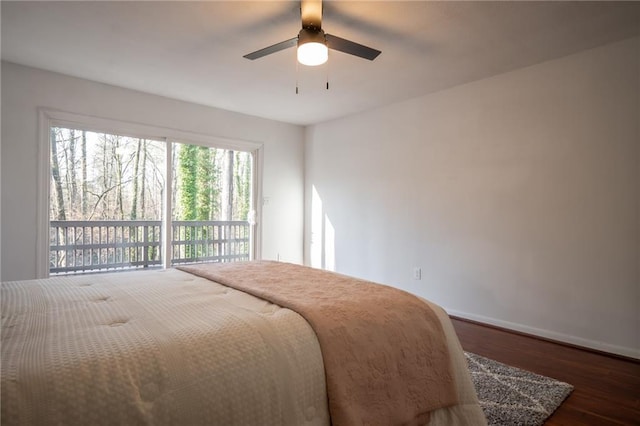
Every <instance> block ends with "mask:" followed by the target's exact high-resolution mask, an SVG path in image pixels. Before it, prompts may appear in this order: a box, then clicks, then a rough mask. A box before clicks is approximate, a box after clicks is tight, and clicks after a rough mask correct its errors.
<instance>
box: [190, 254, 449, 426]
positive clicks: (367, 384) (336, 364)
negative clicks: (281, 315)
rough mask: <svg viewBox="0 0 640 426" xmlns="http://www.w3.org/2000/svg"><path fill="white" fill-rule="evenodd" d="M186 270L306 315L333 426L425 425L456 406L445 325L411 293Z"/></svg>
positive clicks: (241, 265)
mask: <svg viewBox="0 0 640 426" xmlns="http://www.w3.org/2000/svg"><path fill="white" fill-rule="evenodd" d="M178 269H181V270H183V271H186V272H190V273H192V274H195V275H198V276H201V277H204V278H208V279H210V280H213V281H216V282H218V283H220V284H224V285H226V286H229V287H233V288H235V289H238V290H241V291H244V292H247V293H250V294H252V295H254V296H256V297H260V298H262V299H265V300H268V301H270V302H272V303H275V304H277V305H280V306H283V307H286V308H289V309H292V310H294V311H296V312H298V313H299V314H300V315H302V316H303V317H304V318H305V319H306V320H307V321H308V322H309V324H310V325H311V327H312V328H313V329H314V331H315V332H316V335H317V336H318V341H319V343H320V347H321V350H322V357H323V360H324V365H325V373H326V380H327V396H328V399H329V411H330V413H331V421H332V424H333V426H341V425H345V426H347V425H349V426H350V425H384V426H389V425H419V424H425V423H427V422H428V420H429V413H430V411H432V410H435V409H437V408H443V407H448V406H451V405H454V404H456V403H457V400H456V399H457V396H456V389H455V385H454V382H453V379H452V372H451V368H452V367H451V365H450V361H449V353H448V348H447V346H446V342H445V337H444V333H443V330H442V326H441V324H440V322H439V320H438V318H437V317H436V314H435V313H434V312H433V311H432V310H431V308H430V307H429V306H428V305H427V304H425V303H424V302H422V301H421V300H420V299H418V298H417V297H415V296H413V295H411V294H409V293H406V292H404V291H401V290H398V289H395V288H392V287H387V286H384V285H380V284H374V283H370V282H367V281H363V280H359V279H355V278H351V277H347V276H344V275H339V274H336V273H331V272H327V271H322V270H319V269H313V268H308V267H304V266H299V265H293V264H286V263H279V262H264V261H258V262H237V263H213V264H211V263H210V264H197V265H190V266H183V267H180V268H178Z"/></svg>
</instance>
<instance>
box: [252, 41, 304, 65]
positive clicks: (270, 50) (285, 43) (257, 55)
mask: <svg viewBox="0 0 640 426" xmlns="http://www.w3.org/2000/svg"><path fill="white" fill-rule="evenodd" d="M296 44H298V37H294V38H292V39H289V40H285V41H281V42H280V43H276V44H274V45H273V46H269V47H265V48H264V49H260V50H256V51H255V52H251V53H248V54H246V55H244V56H243V58H247V59H251V60H254V59H258V58H262V57H263V56H267V55H271V54H272V53H276V52H279V51H281V50H284V49H287V48H289V47H293V46H295V45H296Z"/></svg>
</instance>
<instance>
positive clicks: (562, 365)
mask: <svg viewBox="0 0 640 426" xmlns="http://www.w3.org/2000/svg"><path fill="white" fill-rule="evenodd" d="M452 321H453V325H454V327H455V329H456V332H457V333H458V338H459V339H460V343H462V347H463V348H464V350H465V351H469V352H473V353H475V354H478V355H481V356H484V357H487V358H491V359H494V360H496V361H499V362H502V363H504V364H508V365H512V366H514V367H519V368H522V369H525V370H529V371H532V372H534V373H537V374H542V375H545V376H549V377H553V378H555V379H558V380H562V381H563V382H567V383H570V384H572V385H573V386H574V388H575V389H574V390H573V392H572V393H571V395H569V397H568V398H567V399H566V400H565V401H564V403H563V404H562V405H561V406H560V407H559V408H558V409H557V410H556V412H555V413H554V414H553V415H552V416H551V417H550V418H549V420H548V421H547V423H546V425H640V362H638V361H636V360H631V359H623V358H617V357H613V356H608V355H606V354H602V353H597V352H592V351H588V350H583V349H579V348H575V347H571V346H567V345H562V344H558V343H554V342H550V341H547V340H542V339H538V338H535V337H531V336H527V335H522V334H519V333H514V332H509V331H507V330H503V329H498V328H495V327H491V326H485V325H482V324H478V323H474V322H469V321H466V320H461V319H456V318H453V319H452Z"/></svg>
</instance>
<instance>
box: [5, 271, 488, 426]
mask: <svg viewBox="0 0 640 426" xmlns="http://www.w3.org/2000/svg"><path fill="white" fill-rule="evenodd" d="M1 303H2V305H1V306H2V361H1V362H2V385H1V391H2V400H1V413H0V414H1V418H2V423H3V424H6V425H11V424H20V425H29V424H33V425H37V424H65V425H72V424H83V425H84V424H127V425H135V424H156V425H164V424H209V425H211V424H213V425H329V424H330V423H331V420H330V414H329V410H328V404H327V393H326V392H327V391H326V383H325V373H324V365H323V359H322V354H321V349H320V347H319V343H318V339H317V337H316V335H315V333H314V331H313V330H312V329H311V327H310V326H309V324H308V323H307V321H305V319H304V318H302V317H301V316H300V315H299V314H297V313H296V312H294V311H292V310H290V309H286V308H282V307H280V306H278V305H275V304H273V303H269V302H267V301H265V300H262V299H259V298H257V297H254V296H251V295H249V294H246V293H243V292H241V291H239V290H234V289H232V288H229V287H226V286H223V285H221V284H218V283H215V282H212V281H210V280H207V279H205V278H200V277H198V276H195V275H192V274H189V273H186V272H182V271H178V270H173V269H169V270H163V271H159V270H155V271H135V272H122V273H110V274H96V275H82V276H71V277H53V278H48V279H44V280H30V281H17V282H6V283H2V300H1ZM425 303H427V304H429V305H430V306H432V308H433V309H434V310H435V311H436V312H437V315H438V317H439V319H440V321H441V323H442V326H443V329H444V331H445V335H446V339H447V342H448V344H449V347H450V351H449V352H450V354H451V355H450V356H451V362H452V366H453V369H452V371H453V376H454V380H455V386H456V392H457V394H458V398H457V399H458V404H457V405H454V406H451V407H446V408H442V409H439V410H435V411H434V412H432V413H431V419H430V422H429V424H430V425H445V424H453V425H455V424H460V425H464V424H468V425H482V424H485V420H484V416H483V415H482V411H481V409H480V407H479V405H478V402H477V398H476V395H475V391H474V389H473V386H472V384H471V380H470V377H469V373H468V371H467V368H466V361H465V359H464V356H463V353H462V350H461V348H460V344H459V342H458V340H457V337H456V335H455V332H454V331H453V327H452V325H451V323H450V321H449V319H448V317H447V315H446V313H444V311H443V310H442V309H440V308H439V307H437V306H435V305H433V304H431V303H429V302H427V301H425Z"/></svg>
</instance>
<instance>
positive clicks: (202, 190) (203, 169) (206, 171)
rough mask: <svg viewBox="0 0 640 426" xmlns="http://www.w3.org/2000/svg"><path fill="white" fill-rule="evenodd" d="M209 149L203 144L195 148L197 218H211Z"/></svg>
mask: <svg viewBox="0 0 640 426" xmlns="http://www.w3.org/2000/svg"><path fill="white" fill-rule="evenodd" d="M211 157H212V156H211V150H210V149H209V148H205V147H203V146H200V147H198V150H197V158H196V160H197V164H196V187H197V194H196V195H197V199H196V208H197V215H196V216H197V220H211V219H212V217H211V207H212V206H211V201H212V200H211V199H212V190H213V184H214V179H215V176H214V173H213V170H214V166H213V163H212V162H211Z"/></svg>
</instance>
